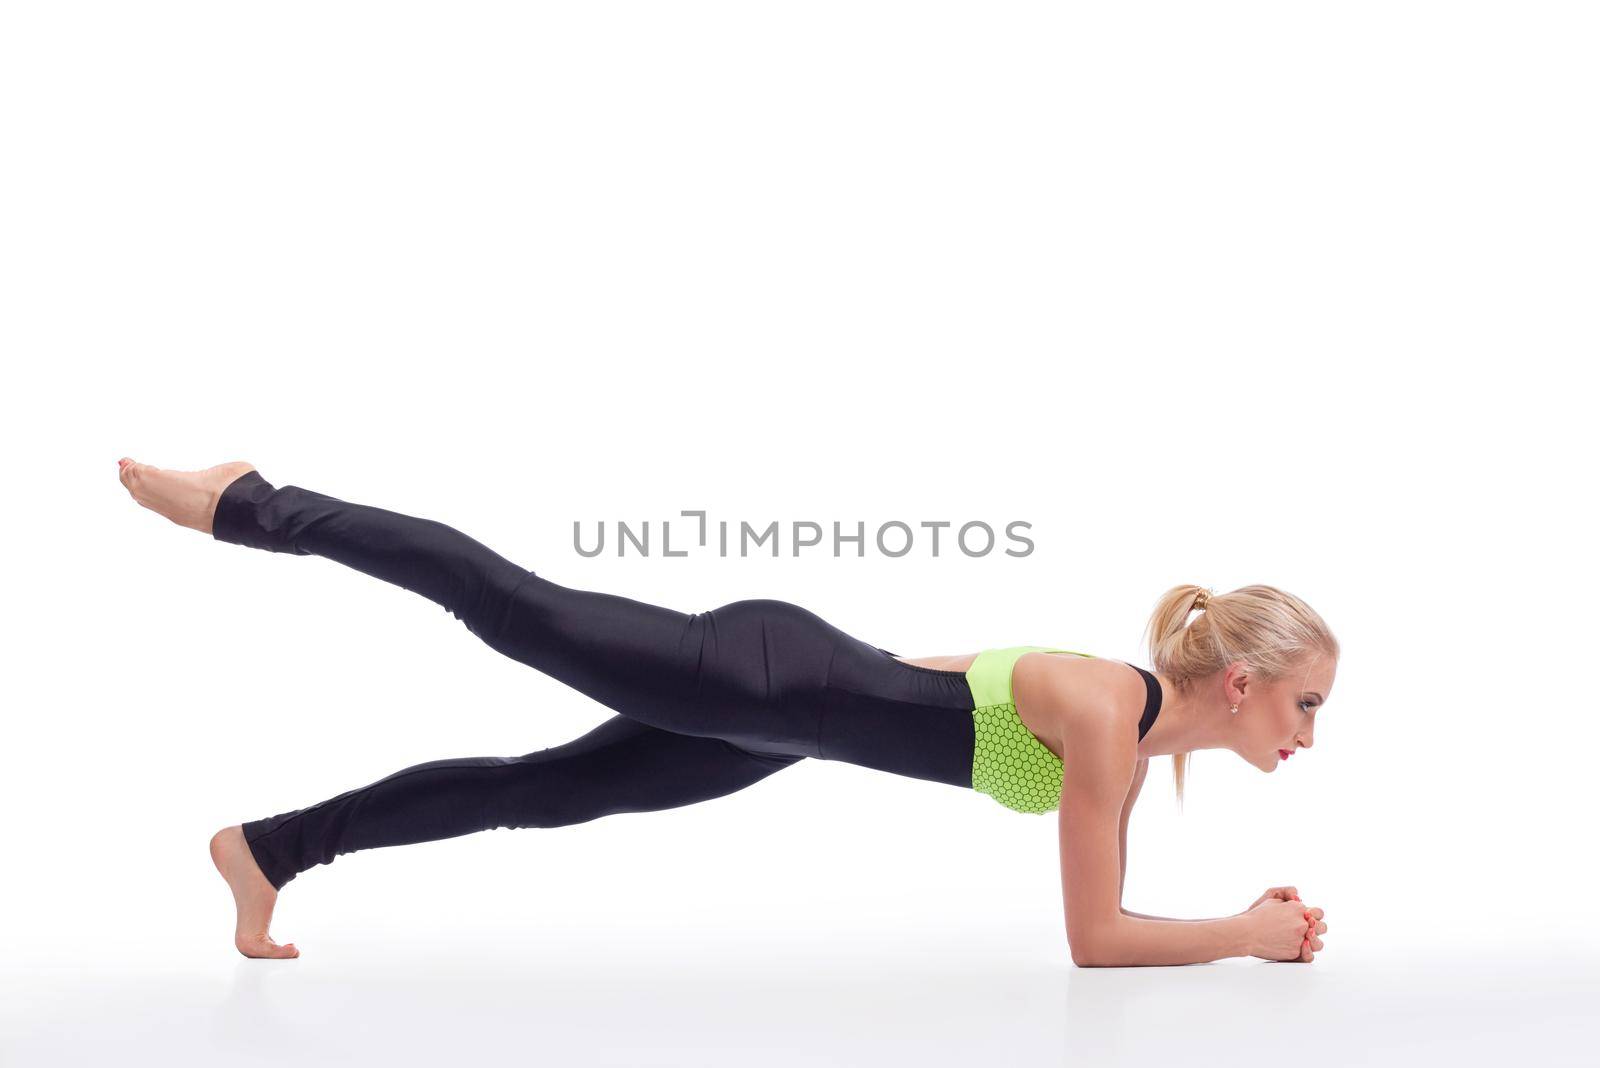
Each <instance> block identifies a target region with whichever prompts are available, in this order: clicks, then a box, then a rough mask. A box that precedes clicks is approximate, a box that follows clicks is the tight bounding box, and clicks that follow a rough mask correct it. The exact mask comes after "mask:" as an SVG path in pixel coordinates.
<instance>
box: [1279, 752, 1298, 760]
mask: <svg viewBox="0 0 1600 1068" xmlns="http://www.w3.org/2000/svg"><path fill="white" fill-rule="evenodd" d="M1278 755H1279V756H1281V757H1282V758H1283V759H1285V760H1288V759H1289V758H1290V757H1292V756H1294V750H1293V749H1280V750H1278Z"/></svg>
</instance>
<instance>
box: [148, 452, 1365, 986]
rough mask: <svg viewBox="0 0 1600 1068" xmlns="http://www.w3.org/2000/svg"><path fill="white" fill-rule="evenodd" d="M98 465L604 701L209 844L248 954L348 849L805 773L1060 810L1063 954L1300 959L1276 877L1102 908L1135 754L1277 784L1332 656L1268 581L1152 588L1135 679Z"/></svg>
mask: <svg viewBox="0 0 1600 1068" xmlns="http://www.w3.org/2000/svg"><path fill="white" fill-rule="evenodd" d="M118 469H119V477H120V479H121V481H122V484H123V485H124V486H125V487H126V488H127V490H128V492H129V493H130V494H131V495H132V497H133V499H134V500H135V501H137V502H138V503H139V504H141V505H143V506H144V507H146V508H149V509H151V510H153V511H155V512H157V513H159V514H160V515H162V516H164V517H166V518H167V519H169V520H171V521H172V522H174V523H177V524H178V525H179V526H183V527H188V528H190V529H192V530H197V531H200V532H201V533H204V534H209V535H211V536H212V538H213V539H215V540H217V541H223V542H228V543H230V544H235V545H243V546H247V547H250V548H255V549H261V550H265V551H268V552H277V553H287V554H293V555H299V556H307V555H315V556H321V557H325V558H327V559H329V560H333V561H336V562H338V563H340V564H343V565H345V566H347V567H351V568H354V569H356V570H358V571H361V572H363V573H365V574H368V575H372V576H373V577H375V578H378V579H382V580H383V581H385V582H389V583H393V584H395V585H398V586H401V587H404V588H405V589H408V590H411V591H413V592H415V593H418V594H420V595H422V596H423V597H426V598H428V599H429V600H431V601H433V602H434V603H436V604H438V605H441V606H442V607H444V608H445V609H446V610H448V611H449V612H450V613H451V614H453V615H454V616H456V618H458V619H459V620H461V622H462V623H463V624H465V625H466V627H467V629H468V630H470V631H471V632H472V633H474V634H476V635H477V636H478V637H479V638H481V639H482V640H483V641H484V642H485V643H487V644H488V645H489V646H490V647H491V648H493V649H495V650H496V651H498V652H500V653H503V654H504V655H506V656H508V657H511V658H513V659H515V660H518V661H520V662H522V663H524V664H527V665H529V666H530V667H533V668H536V669H537V670H539V671H541V672H543V673H545V674H546V675H549V676H551V677H552V678H555V679H557V680H559V681H561V682H563V683H565V684H566V685H568V686H571V687H572V688H574V689H576V690H578V691H580V692H582V693H584V694H586V695H588V696H589V697H592V698H594V699H595V700H596V701H598V702H600V703H601V704H602V705H605V706H606V707H607V708H609V709H611V710H612V711H613V712H615V713H616V715H614V716H612V717H611V718H609V719H607V720H605V721H604V722H602V723H601V724H600V725H599V726H597V727H596V728H595V729H593V730H592V731H589V732H588V733H586V734H584V735H583V736H582V737H580V738H576V739H574V740H572V741H570V742H567V743H565V744H563V745H558V746H553V747H551V748H547V749H540V750H536V751H534V752H531V753H526V754H523V755H521V756H507V757H468V758H455V759H444V760H435V761H431V762H428V763H424V764H418V765H415V766H413V767H409V768H404V769H402V770H400V771H397V772H395V773H394V774H392V775H389V776H387V777H385V778H383V779H380V780H379V781H377V782H373V783H369V784H367V785H365V786H361V787H358V788H356V789H352V790H349V791H347V792H345V793H342V794H339V795H338V796H336V797H331V798H328V799H327V800H324V801H320V802H317V803H315V804H312V805H310V806H307V807H305V808H296V809H291V810H288V811H286V812H282V813H279V814H277V815H273V816H268V817H263V818H260V819H254V820H248V821H246V822H244V823H242V824H235V825H232V826H229V827H225V828H223V829H222V830H221V831H218V832H217V834H216V835H215V836H214V837H213V838H212V840H211V856H212V859H213V861H214V862H215V863H216V866H217V869H218V871H219V872H220V873H221V874H222V876H223V878H224V879H225V880H227V883H228V886H229V887H230V889H231V890H232V892H233V896H234V902H235V905H236V906H237V910H238V911H237V923H236V925H235V930H234V945H235V947H236V948H237V949H238V950H239V952H241V953H243V954H244V955H245V956H247V957H296V956H299V950H298V948H296V947H295V945H294V944H293V943H287V944H283V945H280V944H279V943H277V942H276V941H275V940H274V939H273V938H272V937H271V935H270V934H269V933H268V929H269V924H270V922H271V918H272V911H273V907H274V905H275V903H276V901H277V896H278V892H279V891H280V890H281V889H282V888H283V886H284V885H285V884H286V883H288V882H289V881H290V880H291V879H294V878H295V877H296V876H297V875H298V874H299V873H300V872H302V871H305V870H306V869H308V868H311V867H314V866H316V865H319V864H328V863H330V862H332V861H333V860H334V858H336V857H338V856H340V855H342V854H345V853H351V852H354V851H356V850H361V849H372V848H377V847H380V846H394V845H403V844H407V843H412V842H423V841H431V840H436V839H442V838H452V837H456V836H458V835H463V834H470V833H473V832H475V831H481V830H487V829H490V828H495V827H558V826H566V825H571V824H577V823H584V822H587V821H589V820H593V819H597V818H599V817H601V816H606V815H612V814H615V813H623V812H648V811H657V810H662V809H667V808H673V807H677V806H681V805H689V804H694V803H696V802H700V801H705V800H709V799H711V798H715V797H722V796H726V795H728V794H731V793H734V792H735V791H738V790H742V789H744V788H746V787H749V786H751V785H753V784H755V783H757V782H760V781H761V780H762V779H764V778H766V777H767V776H769V775H771V774H773V773H774V772H777V771H781V770H782V769H784V768H787V767H790V766H792V765H794V764H795V763H797V762H798V761H800V760H803V759H805V758H807V757H811V758H814V759H818V760H839V761H845V762H848V763H851V764H856V765H859V766H861V767H867V768H873V769H877V770H880V771H887V772H891V773H893V774H897V775H904V776H910V777H913V778H919V779H926V780H931V781H936V782H943V783H948V784H950V785H952V786H958V787H962V788H966V789H971V790H975V791H978V792H981V793H984V794H987V795H989V796H990V797H992V798H994V799H995V800H996V801H998V802H1000V803H1001V804H1003V805H1005V806H1006V807H1007V808H1010V809H1013V810H1015V811H1018V812H1023V813H1028V814H1042V813H1046V812H1057V813H1058V817H1057V818H1058V822H1059V825H1060V859H1061V879H1062V891H1063V905H1064V910H1065V921H1066V933H1067V941H1068V946H1069V949H1070V952H1071V955H1072V959H1073V961H1074V962H1075V963H1077V964H1078V965H1080V966H1106V965H1135V964H1188V963H1196V962H1201V961H1211V960H1217V959H1219V958H1223V957H1230V956H1256V957H1261V958H1263V959H1268V960H1280V961H1291V960H1298V961H1310V960H1311V959H1312V956H1313V954H1314V953H1315V952H1316V951H1317V950H1319V949H1321V948H1322V941H1321V937H1320V936H1321V935H1322V934H1323V933H1325V932H1326V931H1327V924H1326V922H1324V919H1323V911H1322V910H1321V909H1320V908H1311V907H1308V906H1305V905H1303V904H1302V903H1301V902H1300V900H1299V896H1298V894H1297V893H1296V891H1295V889H1294V888H1293V887H1274V888H1272V889H1270V890H1268V891H1267V892H1266V893H1264V894H1262V895H1261V896H1260V897H1259V898H1258V899H1257V900H1256V901H1255V902H1254V903H1253V904H1252V905H1251V906H1250V907H1249V908H1247V909H1245V910H1244V911H1242V912H1240V913H1237V914H1235V915H1233V916H1228V917H1222V918H1218V919H1208V920H1173V919H1167V918H1164V917H1158V916H1145V915H1142V914H1139V913H1133V912H1129V911H1127V910H1125V909H1123V908H1122V906H1121V901H1122V883H1123V876H1124V873H1125V871H1126V858H1127V830H1128V815H1129V813H1130V811H1131V810H1132V808H1133V804H1134V802H1135V800H1136V799H1137V798H1138V796H1139V791H1140V787H1141V786H1142V785H1143V783H1144V778H1145V773H1146V771H1147V770H1148V765H1149V760H1150V758H1151V757H1152V756H1161V755H1166V754H1171V755H1172V756H1173V758H1174V764H1175V768H1174V770H1175V773H1176V776H1177V789H1178V793H1179V796H1180V798H1181V796H1182V790H1183V773H1184V762H1185V758H1186V757H1187V755H1188V753H1190V752H1192V751H1193V750H1196V749H1229V750H1232V751H1233V752H1235V753H1237V754H1238V755H1239V756H1240V757H1242V758H1243V759H1245V760H1246V761H1248V762H1250V763H1251V764H1253V765H1255V766H1256V767H1258V768H1260V769H1261V770H1262V771H1272V770H1274V769H1275V768H1276V767H1277V766H1278V764H1279V763H1281V762H1282V761H1283V760H1286V759H1289V758H1290V757H1291V756H1292V755H1293V754H1294V753H1295V752H1297V751H1298V750H1301V749H1307V748H1310V746H1311V744H1312V740H1313V735H1314V731H1315V725H1316V713H1317V709H1318V708H1319V707H1320V706H1321V705H1322V704H1323V703H1324V702H1325V701H1326V700H1327V698H1328V695H1329V693H1330V692H1331V690H1332V688H1333V679H1334V672H1335V668H1336V667H1337V662H1338V657H1339V646H1338V643H1337V642H1336V641H1335V640H1334V637H1333V635H1332V634H1331V633H1330V632H1329V630H1328V628H1327V626H1326V625H1325V624H1324V623H1323V621H1322V619H1321V618H1320V617H1319V616H1318V615H1317V614H1316V613H1315V612H1314V611H1312V610H1311V608H1310V607H1309V606H1308V605H1306V604H1305V603H1304V602H1303V601H1301V600H1300V599H1299V598H1297V597H1294V596H1293V595H1291V594H1288V593H1285V592H1283V591H1282V590H1278V589H1275V588H1273V587H1271V586H1247V587H1244V588H1242V589H1238V590H1234V591H1232V592H1230V593H1226V594H1222V595H1220V596H1210V595H1209V593H1208V591H1206V590H1204V589H1202V588H1201V587H1198V586H1179V587H1176V588H1174V589H1171V590H1169V591H1168V592H1167V593H1166V594H1165V595H1164V596H1163V597H1162V598H1161V601H1160V603H1159V604H1158V606H1157V608H1156V611H1155V614H1154V616H1153V618H1152V620H1151V624H1150V631H1149V635H1148V637H1149V643H1150V646H1149V647H1150V657H1151V663H1152V665H1153V666H1154V669H1155V670H1154V671H1148V670H1146V669H1144V668H1141V667H1137V666H1135V665H1132V664H1127V663H1124V662H1122V661H1118V660H1110V659H1101V658H1098V657H1094V656H1091V655H1090V654H1087V653H1077V652H1072V651H1071V650H1065V649H1051V648H1048V647H1044V646H1012V647H1008V648H999V649H986V650H983V651H982V652H979V653H976V654H967V655H963V656H945V657H929V658H924V659H904V658H901V657H899V656H897V655H896V654H894V653H891V652H889V651H888V650H887V649H884V648H881V647H879V646H875V645H872V644H870V643H868V642H865V641H862V640H860V639H858V638H855V637H852V636H851V635H849V634H846V633H844V632H843V631H841V630H839V629H838V628H837V627H834V626H833V625H832V624H830V623H828V622H827V621H826V620H824V619H822V618H820V617H819V616H817V615H816V614H814V613H812V612H810V611H808V610H807V609H805V608H802V607H800V606H798V605H795V604H791V603H789V602H786V601H778V600H769V599H753V600H743V601H735V602H733V603H731V604H726V605H722V606H721V607H718V608H714V609H710V610H708V611H704V612H696V613H684V612H679V611H676V610H673V609H669V608H663V607H660V606H657V605H653V604H647V603H645V602H642V601H636V600H632V599H630V598H627V597H622V596H618V595H615V594H609V593H600V592H593V591H587V590H579V589H573V588H569V587H566V586H560V585H557V584H556V583H553V582H551V581H549V580H548V579H545V578H543V577H542V576H540V575H537V574H535V573H534V572H532V571H529V570H526V569H525V568H522V567H519V566H518V565H516V564H514V563H512V562H511V561H510V560H507V559H506V558H505V557H502V556H500V555H499V554H497V553H495V552H494V551H492V550H491V549H489V548H487V547H486V546H484V545H482V544H480V543H479V542H477V541H474V540H473V539H472V538H470V537H468V536H467V535H465V534H463V533H461V532H460V531H458V530H456V529H454V528H452V527H449V526H446V525H445V524H443V523H440V522H437V521H434V520H429V519H419V518H416V517H413V516H408V515H403V514H400V513H398V512H391V511H386V510H384V509H381V508H375V507H371V506H368V505H361V504H351V503H349V502H346V501H342V500H340V499H338V498H336V497H330V496H327V495H325V494H321V493H317V492H314V491H312V490H307V489H303V488H301V487H298V486H292V485H285V486H282V487H277V486H274V485H273V484H272V483H270V482H268V481H267V480H266V479H265V478H263V477H262V476H261V475H260V473H259V472H257V471H256V469H255V467H254V465H252V464H249V463H246V462H243V461H236V462H233V463H225V464H220V465H218V466H216V467H212V468H208V469H206V470H204V471H173V470H165V469H162V468H158V467H153V466H150V465H148V464H142V463H136V462H134V461H133V460H130V459H128V458H126V457H124V458H122V459H121V460H119V461H118ZM1197 610H1198V614H1197V615H1196V614H1195V612H1196V611H1197ZM1191 616H1193V621H1192V622H1191V621H1190V617H1191Z"/></svg>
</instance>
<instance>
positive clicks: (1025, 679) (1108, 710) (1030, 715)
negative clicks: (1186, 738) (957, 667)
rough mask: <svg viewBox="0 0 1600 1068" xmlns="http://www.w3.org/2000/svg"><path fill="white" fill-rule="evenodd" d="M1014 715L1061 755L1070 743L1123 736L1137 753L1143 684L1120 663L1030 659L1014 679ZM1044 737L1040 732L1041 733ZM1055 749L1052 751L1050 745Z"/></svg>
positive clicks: (1019, 666)
mask: <svg viewBox="0 0 1600 1068" xmlns="http://www.w3.org/2000/svg"><path fill="white" fill-rule="evenodd" d="M1012 692H1013V695H1014V696H1015V698H1016V702H1017V713H1018V715H1019V716H1021V717H1022V718H1023V722H1024V724H1026V726H1027V727H1028V729H1029V730H1030V731H1033V732H1034V733H1035V734H1036V735H1040V736H1041V737H1044V736H1045V734H1048V736H1049V737H1050V738H1051V739H1052V740H1053V741H1055V742H1056V743H1057V744H1058V745H1059V746H1060V747H1061V748H1059V749H1057V752H1058V753H1062V752H1065V751H1066V750H1067V748H1068V747H1070V746H1071V745H1072V744H1074V740H1076V741H1077V743H1078V744H1085V743H1091V742H1094V741H1096V740H1105V741H1107V742H1109V743H1112V744H1113V745H1114V744H1115V743H1116V742H1117V741H1118V740H1120V739H1122V738H1123V737H1124V736H1125V737H1126V738H1127V747H1126V748H1127V749H1128V750H1129V751H1130V752H1135V751H1136V749H1137V746H1138V741H1139V737H1138V735H1139V717H1140V715H1142V714H1143V711H1144V703H1145V697H1146V690H1145V684H1144V679H1143V678H1142V677H1141V676H1140V675H1139V673H1138V672H1137V671H1135V670H1133V668H1131V667H1129V666H1128V665H1127V664H1124V663H1123V662H1122V661H1120V660H1110V659H1103V658H1100V657H1093V658H1090V657H1076V656H1060V655H1050V654H1046V655H1041V656H1030V657H1027V658H1026V661H1025V662H1024V661H1019V662H1018V664H1017V670H1016V672H1015V674H1014V675H1013V676H1012ZM1030 720H1032V722H1030ZM1041 732H1044V733H1041ZM1052 748H1055V746H1052Z"/></svg>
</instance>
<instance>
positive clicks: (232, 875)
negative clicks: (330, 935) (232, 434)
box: [211, 468, 300, 958]
mask: <svg viewBox="0 0 1600 1068" xmlns="http://www.w3.org/2000/svg"><path fill="white" fill-rule="evenodd" d="M213 470H215V468H213ZM211 863H213V864H215V865H216V866H217V871H219V872H221V873H222V877H223V878H224V879H226V880H228V889H230V890H232V891H233V904H234V907H235V908H236V909H237V910H238V920H237V922H236V923H235V924H234V927H233V944H234V947H235V948H236V949H238V951H239V952H240V953H243V954H244V955H245V956H247V957H281V958H288V957H298V956H299V955H300V951H299V950H298V949H296V948H295V945H294V943H293V942H290V943H288V944H287V945H282V946H280V945H278V943H276V942H274V941H273V940H272V936H271V935H269V934H268V933H267V928H268V927H270V926H271V925H272V908H273V906H274V905H276V904H277V903H278V891H276V890H274V889H273V888H272V884H271V883H269V882H267V877H266V876H265V875H262V874H261V868H260V867H259V866H257V864H256V858H255V857H253V856H252V855H251V854H250V847H249V845H247V844H246V843H245V840H244V828H243V827H242V826H240V825H239V824H237V823H236V824H234V825H233V826H232V827H224V828H222V830H220V831H218V832H217V833H216V834H214V835H212V836H211Z"/></svg>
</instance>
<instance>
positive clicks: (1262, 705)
mask: <svg viewBox="0 0 1600 1068" xmlns="http://www.w3.org/2000/svg"><path fill="white" fill-rule="evenodd" d="M1338 666H1339V665H1338V662H1337V661H1335V660H1333V659H1331V658H1329V657H1327V656H1325V655H1322V654H1314V655H1312V656H1311V657H1309V658H1307V660H1306V661H1304V662H1302V663H1301V664H1299V665H1298V666H1296V668H1295V669H1294V670H1293V671H1291V672H1290V673H1289V674H1288V675H1286V676H1284V677H1283V678H1281V679H1273V680H1271V681H1263V680H1261V679H1260V678H1252V677H1251V676H1250V675H1249V674H1248V673H1247V672H1246V671H1245V670H1243V665H1234V667H1233V668H1231V669H1230V670H1229V672H1228V677H1227V679H1226V681H1225V682H1224V688H1225V689H1226V690H1227V696H1228V703H1229V704H1230V705H1231V704H1234V703H1237V704H1238V706H1239V713H1238V715H1237V716H1236V717H1235V721H1236V726H1237V728H1238V731H1239V734H1238V735H1237V736H1236V743H1235V746H1234V748H1235V751H1237V752H1238V754H1239V755H1240V756H1242V757H1244V758H1245V759H1246V760H1248V761H1249V762H1250V763H1252V764H1254V765H1255V766H1256V767H1258V768H1260V769H1261V770H1262V771H1276V770H1277V768H1278V765H1279V764H1281V763H1283V762H1284V761H1285V760H1288V759H1289V758H1290V757H1289V756H1285V755H1284V754H1290V755H1291V756H1292V754H1294V753H1295V752H1297V751H1299V750H1301V749H1310V748H1311V743H1312V742H1313V740H1314V738H1313V735H1314V733H1315V731H1316V726H1317V709H1318V708H1320V707H1321V706H1322V703H1323V702H1324V701H1326V700H1327V699H1328V696H1329V694H1330V693H1332V691H1333V676H1334V674H1335V673H1336V672H1337V670H1338Z"/></svg>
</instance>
